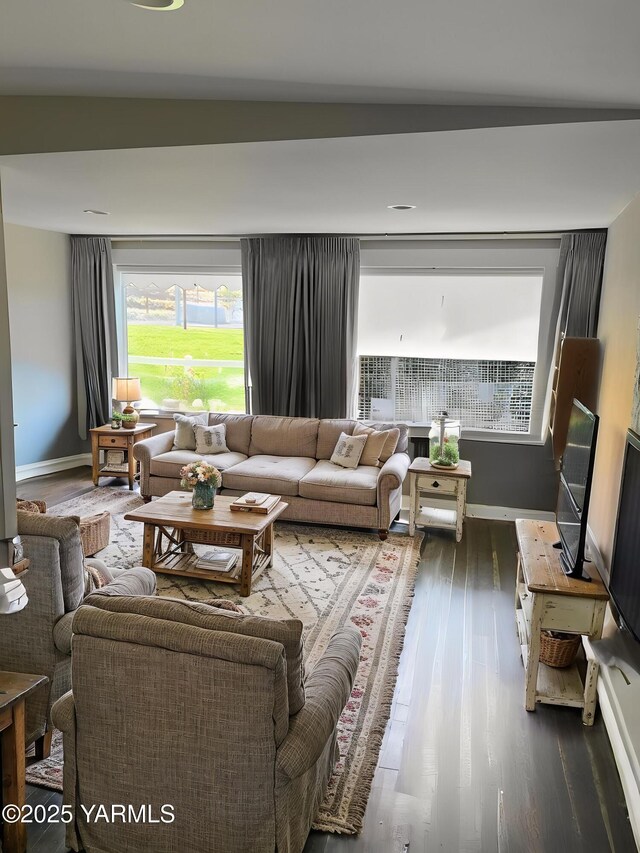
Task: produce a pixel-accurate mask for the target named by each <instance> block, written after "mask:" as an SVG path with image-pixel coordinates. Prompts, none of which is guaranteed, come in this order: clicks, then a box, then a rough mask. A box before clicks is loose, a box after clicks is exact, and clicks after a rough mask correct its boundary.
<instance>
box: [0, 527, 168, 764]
mask: <svg viewBox="0 0 640 853" xmlns="http://www.w3.org/2000/svg"><path fill="white" fill-rule="evenodd" d="M18 533H19V534H20V536H21V538H22V543H23V546H24V552H25V557H28V558H29V561H30V565H29V570H28V571H27V572H26V574H25V575H24V576H23V583H24V586H25V588H26V590H27V595H28V597H29V603H28V604H27V606H26V607H25V609H24V610H21V611H20V612H19V613H13V614H12V615H11V616H7V617H0V620H1V622H0V669H4V670H8V671H9V672H29V673H34V674H35V675H46V676H48V678H49V681H48V683H47V684H45V685H43V686H42V687H41V688H39V689H38V690H37V691H36V692H35V693H33V694H32V695H31V696H29V697H28V699H27V709H26V727H25V735H26V744H27V745H29V744H31V743H33V742H34V741H35V743H36V757H37V758H46V757H47V755H48V754H49V749H50V746H51V725H50V711H51V706H52V705H53V703H54V702H55V700H56V699H58V698H59V697H60V696H62V694H63V693H66V691H67V690H69V688H70V687H71V624H72V620H73V615H74V613H75V611H76V608H77V607H78V606H79V605H80V603H81V602H82V600H83V598H84V594H85V571H84V563H83V553H82V544H81V540H80V528H79V525H78V520H77V519H74V518H60V517H57V516H52V515H41V514H39V513H31V512H22V511H19V512H18ZM87 562H91V561H87ZM21 577H22V576H21ZM155 583H156V579H155V575H154V574H153V572H151V571H149V570H148V569H142V568H140V569H130V570H128V571H126V572H123V573H122V574H119V575H118V577H117V578H115V579H114V580H113V581H112V583H111V584H110V585H109V594H111V595H117V594H123V593H124V594H127V595H150V594H153V592H154V591H155ZM105 589H107V587H105Z"/></svg>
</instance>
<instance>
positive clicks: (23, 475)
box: [16, 453, 91, 483]
mask: <svg viewBox="0 0 640 853" xmlns="http://www.w3.org/2000/svg"><path fill="white" fill-rule="evenodd" d="M80 465H91V454H90V453H76V455H75V456H61V457H60V458H59V459H43V460H42V462H32V463H31V464H30V465H16V482H17V483H19V482H20V481H21V480H29V479H30V478H31V477H42V476H43V475H44V474H55V473H56V471H67V470H68V469H69V468H78V467H79V466H80Z"/></svg>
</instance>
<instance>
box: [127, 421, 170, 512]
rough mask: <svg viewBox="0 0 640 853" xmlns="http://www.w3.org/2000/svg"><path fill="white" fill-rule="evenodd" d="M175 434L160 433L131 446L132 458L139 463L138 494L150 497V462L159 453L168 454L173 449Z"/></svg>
mask: <svg viewBox="0 0 640 853" xmlns="http://www.w3.org/2000/svg"><path fill="white" fill-rule="evenodd" d="M174 435H175V433H174V432H173V430H171V431H170V432H161V433H158V435H152V436H151V438H143V439H142V441H138V442H137V443H136V444H134V445H133V456H134V458H135V459H137V460H138V462H139V463H140V494H141V495H142V496H143V497H149V496H150V494H149V493H150V489H149V478H150V476H151V460H152V459H153V458H154V456H159V455H160V454H161V453H168V452H169V451H170V450H171V448H172V447H173V439H174Z"/></svg>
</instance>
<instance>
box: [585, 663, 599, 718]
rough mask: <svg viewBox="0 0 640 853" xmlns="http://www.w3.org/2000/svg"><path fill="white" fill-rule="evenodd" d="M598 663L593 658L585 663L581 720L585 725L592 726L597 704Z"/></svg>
mask: <svg viewBox="0 0 640 853" xmlns="http://www.w3.org/2000/svg"><path fill="white" fill-rule="evenodd" d="M599 671H600V664H599V663H598V661H597V660H594V659H593V658H590V659H589V662H588V663H587V674H586V675H585V679H584V710H583V711H582V722H583V724H584V725H585V726H592V725H593V721H594V719H595V715H596V705H597V704H598V672H599Z"/></svg>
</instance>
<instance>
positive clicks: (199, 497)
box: [180, 459, 222, 509]
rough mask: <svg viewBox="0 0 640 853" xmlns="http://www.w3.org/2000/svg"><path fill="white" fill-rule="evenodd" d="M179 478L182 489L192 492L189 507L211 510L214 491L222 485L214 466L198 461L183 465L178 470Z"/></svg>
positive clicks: (220, 475) (202, 460) (220, 476)
mask: <svg viewBox="0 0 640 853" xmlns="http://www.w3.org/2000/svg"><path fill="white" fill-rule="evenodd" d="M180 476H181V477H182V479H181V481H180V485H181V486H182V488H183V489H191V490H192V495H191V506H192V507H193V508H194V509H211V508H212V507H213V502H214V499H215V496H216V489H218V488H219V487H220V485H221V484H222V474H221V473H220V471H218V469H217V468H216V467H215V465H211V464H210V463H209V462H205V461H204V459H199V460H198V461H197V462H190V463H189V464H188V465H184V466H183V467H182V468H181V469H180Z"/></svg>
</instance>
